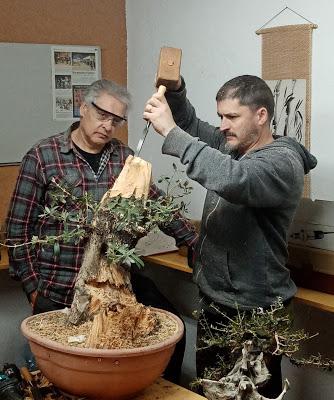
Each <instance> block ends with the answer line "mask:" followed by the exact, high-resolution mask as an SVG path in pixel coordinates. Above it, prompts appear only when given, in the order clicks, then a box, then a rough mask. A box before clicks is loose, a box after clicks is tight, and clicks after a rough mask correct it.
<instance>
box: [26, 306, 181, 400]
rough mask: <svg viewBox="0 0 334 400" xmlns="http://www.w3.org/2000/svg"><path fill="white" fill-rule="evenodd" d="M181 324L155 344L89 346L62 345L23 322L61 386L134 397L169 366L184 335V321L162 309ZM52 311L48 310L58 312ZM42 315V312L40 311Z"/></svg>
mask: <svg viewBox="0 0 334 400" xmlns="http://www.w3.org/2000/svg"><path fill="white" fill-rule="evenodd" d="M153 310H155V311H157V312H159V313H164V314H167V315H168V316H169V317H170V318H171V319H173V320H174V321H175V322H176V324H177V331H176V333H174V335H172V336H171V337H169V338H168V339H166V340H164V341H162V342H160V343H158V344H154V345H150V346H146V347H141V348H133V349H110V350H108V349H89V348H80V347H73V346H69V345H62V344H60V343H57V342H55V341H53V340H50V339H47V338H45V337H41V336H39V335H38V334H36V333H35V332H33V331H32V329H30V328H29V326H28V323H29V321H30V320H32V319H33V318H35V317H36V316H31V317H28V318H26V319H25V320H24V321H23V322H22V324H21V330H22V333H23V335H24V336H25V337H26V338H27V339H28V340H29V344H30V348H31V351H32V353H33V354H34V356H35V358H36V362H37V364H38V367H39V368H40V370H41V371H42V373H43V374H44V375H45V376H46V377H47V378H48V379H49V381H50V382H52V383H53V384H54V385H55V386H56V387H57V388H59V389H60V390H62V391H64V392H66V393H68V394H71V395H75V396H81V397H88V398H92V399H96V400H97V399H99V400H123V399H124V400H125V399H130V398H132V397H133V396H135V395H136V394H138V393H139V392H141V391H142V390H143V389H145V388H146V387H147V386H149V385H150V384H151V383H153V382H154V381H155V379H157V378H158V377H159V376H160V375H161V374H162V372H163V371H164V370H165V368H166V366H167V364H168V362H169V360H170V358H171V356H172V354H173V351H174V349H175V345H176V343H177V342H178V341H179V340H180V339H181V338H182V336H183V331H184V327H183V323H182V321H181V320H180V318H178V317H177V316H176V315H174V314H172V313H170V312H168V311H165V310H161V309H154V308H153ZM54 312H57V311H50V312H48V313H45V314H49V313H54ZM39 315H40V314H39Z"/></svg>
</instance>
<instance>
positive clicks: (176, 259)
mask: <svg viewBox="0 0 334 400" xmlns="http://www.w3.org/2000/svg"><path fill="white" fill-rule="evenodd" d="M144 260H145V261H146V262H150V263H153V264H158V265H162V266H165V267H168V268H173V269H177V270H179V271H183V272H187V273H192V269H191V268H189V267H188V263H187V258H186V257H184V256H182V255H180V254H179V253H178V252H177V251H173V252H170V253H162V254H156V255H153V256H146V257H144ZM295 299H296V300H297V301H300V302H302V303H305V304H308V305H310V306H312V307H315V308H318V309H320V310H323V311H329V312H334V295H333V294H327V293H323V292H318V291H316V290H311V289H305V288H301V287H300V288H298V291H297V293H296V296H295Z"/></svg>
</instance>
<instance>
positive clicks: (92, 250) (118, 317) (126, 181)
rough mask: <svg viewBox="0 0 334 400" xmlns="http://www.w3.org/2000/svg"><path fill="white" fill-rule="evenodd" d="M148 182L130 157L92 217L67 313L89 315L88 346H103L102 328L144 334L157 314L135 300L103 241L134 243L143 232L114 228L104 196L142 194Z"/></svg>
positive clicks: (126, 275) (143, 165)
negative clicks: (90, 325)
mask: <svg viewBox="0 0 334 400" xmlns="http://www.w3.org/2000/svg"><path fill="white" fill-rule="evenodd" d="M150 182H151V165H150V164H149V163H147V162H146V161H144V160H142V159H140V158H138V157H133V156H129V157H128V158H127V160H126V162H125V165H124V168H123V170H122V172H121V174H120V175H119V177H118V178H117V180H116V181H115V183H114V185H113V187H112V188H111V189H110V190H109V191H108V192H107V193H106V194H105V195H104V196H103V198H102V200H101V202H100V206H99V209H98V211H97V212H96V215H95V216H94V219H93V222H92V225H93V232H92V234H91V236H90V238H89V241H88V243H87V246H86V249H85V252H84V257H83V262H82V266H81V269H80V272H79V274H78V277H77V281H76V284H75V293H74V299H73V303H72V306H71V310H70V313H69V316H68V322H69V323H71V324H80V323H83V322H85V321H87V320H90V319H93V327H92V330H91V333H90V336H89V338H88V340H87V342H86V346H87V347H92V348H108V347H109V345H110V343H108V335H107V332H108V330H109V329H113V330H118V332H119V333H120V334H121V336H123V337H124V336H125V335H126V337H128V338H129V340H132V339H134V338H137V337H140V336H145V335H147V334H149V333H150V332H151V331H152V330H154V329H155V327H156V324H157V322H156V318H155V317H154V314H153V313H151V311H150V309H149V308H148V307H145V306H143V305H142V304H140V303H138V302H137V300H136V297H135V295H134V293H133V291H132V287H131V282H130V271H129V269H128V268H127V267H126V266H123V265H121V264H119V263H109V262H108V261H107V257H106V254H105V253H106V241H107V240H108V241H109V242H110V241H112V242H113V243H122V244H127V245H128V246H129V247H130V248H133V247H134V246H135V245H136V243H137V241H138V239H139V238H140V236H144V235H145V234H146V233H147V232H144V231H142V232H141V233H139V232H138V230H136V231H134V230H131V227H126V229H122V230H121V231H118V230H117V229H115V225H114V223H113V222H114V221H113V220H112V219H111V220H110V212H109V213H107V212H106V209H107V205H108V201H109V200H110V199H111V198H113V197H115V196H121V197H125V198H129V197H131V196H134V197H135V198H137V199H140V198H142V199H143V201H145V200H146V199H147V196H148V192H149V187H150Z"/></svg>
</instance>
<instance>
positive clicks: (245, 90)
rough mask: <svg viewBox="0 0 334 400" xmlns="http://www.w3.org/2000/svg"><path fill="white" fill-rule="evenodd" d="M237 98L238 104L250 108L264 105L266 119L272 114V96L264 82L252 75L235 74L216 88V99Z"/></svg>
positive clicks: (255, 108)
mask: <svg viewBox="0 0 334 400" xmlns="http://www.w3.org/2000/svg"><path fill="white" fill-rule="evenodd" d="M225 99H238V100H239V102H240V104H241V105H243V106H248V107H249V108H251V109H252V110H257V109H259V108H260V107H265V108H266V109H267V111H268V120H269V122H270V121H271V119H272V117H273V115H274V107H275V102H274V96H273V93H272V91H271V89H270V87H269V86H268V85H267V84H266V82H265V81H264V80H263V79H261V78H259V77H258V76H254V75H241V76H237V77H236V78H233V79H231V80H229V81H228V82H226V83H224V85H223V86H222V87H221V88H220V89H219V90H218V93H217V96H216V100H217V101H222V100H225Z"/></svg>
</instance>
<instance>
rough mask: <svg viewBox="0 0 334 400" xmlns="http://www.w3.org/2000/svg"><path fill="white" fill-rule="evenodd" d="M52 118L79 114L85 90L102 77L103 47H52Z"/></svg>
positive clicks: (57, 118) (65, 117) (78, 115)
mask: <svg viewBox="0 0 334 400" xmlns="http://www.w3.org/2000/svg"><path fill="white" fill-rule="evenodd" d="M51 65H52V97H53V119H54V120H56V121H57V120H58V121H59V120H73V119H74V120H75V119H79V117H80V104H81V101H82V98H83V93H84V90H85V89H86V87H87V86H89V85H90V84H91V83H92V82H94V81H96V80H97V79H100V77H101V67H100V49H99V48H98V47H86V46H66V47H64V46H55V47H51Z"/></svg>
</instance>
